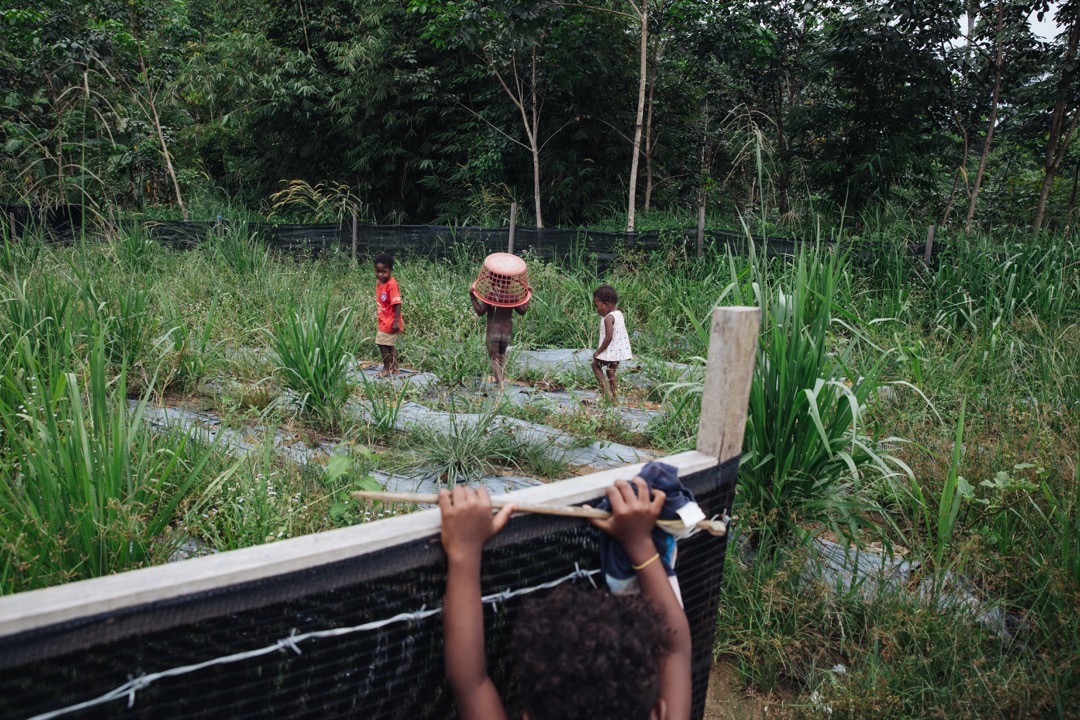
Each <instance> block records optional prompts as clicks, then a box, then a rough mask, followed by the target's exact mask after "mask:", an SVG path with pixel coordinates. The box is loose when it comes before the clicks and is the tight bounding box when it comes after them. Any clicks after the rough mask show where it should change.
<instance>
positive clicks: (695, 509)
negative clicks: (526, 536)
mask: <svg viewBox="0 0 1080 720" xmlns="http://www.w3.org/2000/svg"><path fill="white" fill-rule="evenodd" d="M638 476H639V477H640V478H641V479H642V480H644V481H645V483H646V484H647V485H648V486H649V490H650V491H651V490H663V492H664V495H665V500H664V507H663V508H661V510H660V519H661V520H681V521H682V523H683V525H684V528H683V529H668V528H665V527H661V526H660V525H657V526H656V527H654V528H653V531H652V539H653V544H654V545H656V552H658V553H659V554H660V562H661V563H662V564H663V566H664V571H665V572H666V573H667V575H668V579H669V580H670V581H671V584H672V587H673V588H674V589H675V595H676V596H677V597H679V602H680V603H681V602H682V595H681V593H680V592H679V585H678V579H677V578H676V577H675V559H676V555H677V554H678V545H677V544H676V542H675V541H676V538H681V537H686V536H687V535H689V534H690V533H692V532H693V531H694V526H695V525H696V524H697V523H698V522H699V521H701V520H704V519H705V513H704V512H702V510H701V507H700V506H698V504H697V502H696V501H695V500H694V494H693V493H692V492H690V491H689V490H687V489H686V488H685V487H683V484H682V482H681V481H680V480H679V473H678V471H677V470H676V469H675V468H674V467H672V466H671V465H668V464H667V463H662V462H651V463H647V464H646V465H645V467H643V468H641V472H640V473H638ZM631 487H635V486H633V485H631ZM635 492H636V489H635ZM596 507H598V508H600V509H601V510H610V509H611V503H610V502H609V501H608V499H607V498H606V497H605V498H604V499H603V500H601V501H600V502H599V503H597V505H596ZM600 567H601V568H602V569H603V571H604V577H605V579H606V580H607V584H608V588H609V589H610V590H611V592H613V593H622V592H634V591H636V588H637V577H636V574H635V572H634V564H633V563H632V562H630V558H629V557H628V556H627V555H626V553H625V552H624V551H623V549H622V546H621V545H619V542H618V540H615V539H614V538H612V537H611V536H610V535H608V534H607V533H603V534H602V535H601V536H600Z"/></svg>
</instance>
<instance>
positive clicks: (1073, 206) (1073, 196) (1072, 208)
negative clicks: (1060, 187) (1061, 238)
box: [1065, 160, 1080, 227]
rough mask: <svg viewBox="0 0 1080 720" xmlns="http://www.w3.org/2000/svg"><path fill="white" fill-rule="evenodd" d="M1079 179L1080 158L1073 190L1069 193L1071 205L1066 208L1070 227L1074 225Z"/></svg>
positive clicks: (1074, 174) (1074, 177)
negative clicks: (1073, 218)
mask: <svg viewBox="0 0 1080 720" xmlns="http://www.w3.org/2000/svg"><path fill="white" fill-rule="evenodd" d="M1077 181H1080V160H1077V161H1076V168H1075V169H1074V170H1073V181H1072V192H1070V193H1069V207H1068V209H1067V210H1065V226H1066V227H1070V226H1071V225H1072V216H1073V213H1074V212H1075V211H1076V185H1077Z"/></svg>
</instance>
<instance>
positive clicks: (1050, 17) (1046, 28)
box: [1031, 2, 1058, 40]
mask: <svg viewBox="0 0 1080 720" xmlns="http://www.w3.org/2000/svg"><path fill="white" fill-rule="evenodd" d="M1057 7H1058V3H1056V2H1052V3H1050V12H1048V13H1046V15H1045V16H1044V17H1043V19H1042V20H1041V21H1040V20H1039V18H1037V17H1036V16H1035V14H1034V13H1032V15H1031V29H1032V30H1034V31H1035V34H1036V35H1038V36H1039V37H1041V38H1042V39H1044V40H1053V39H1054V37H1055V36H1056V35H1057V34H1058V27H1057V25H1055V24H1054V13H1056V12H1057Z"/></svg>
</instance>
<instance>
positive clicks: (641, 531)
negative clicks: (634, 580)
mask: <svg viewBox="0 0 1080 720" xmlns="http://www.w3.org/2000/svg"><path fill="white" fill-rule="evenodd" d="M631 483H633V485H631ZM635 488H637V492H636V493H635V492H634V489H635ZM607 497H608V502H610V503H611V517H610V518H602V519H600V518H595V519H593V520H591V522H592V524H593V525H595V526H596V527H598V528H600V529H601V530H603V531H604V532H606V533H608V534H609V535H611V536H612V537H613V538H615V539H616V540H618V541H619V544H620V545H622V547H623V550H625V551H626V554H627V555H628V556H630V560H631V562H633V563H641V562H644V561H645V560H647V559H648V558H650V557H652V554H653V553H654V552H656V548H655V546H654V545H653V541H652V531H653V527H654V526H655V525H656V520H657V519H658V518H659V517H660V510H661V509H662V508H663V507H664V500H666V499H667V496H666V495H664V492H663V490H653V491H652V499H651V500H650V499H649V485H648V483H646V482H645V481H644V480H643V479H642V478H640V477H635V478H634V479H633V480H631V481H630V482H627V481H626V480H616V481H615V484H614V485H613V486H611V487H609V488H608V489H607Z"/></svg>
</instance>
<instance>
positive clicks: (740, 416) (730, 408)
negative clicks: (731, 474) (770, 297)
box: [697, 307, 761, 462]
mask: <svg viewBox="0 0 1080 720" xmlns="http://www.w3.org/2000/svg"><path fill="white" fill-rule="evenodd" d="M760 323H761V311H760V310H759V309H758V308H752V307H718V308H715V309H714V310H713V321H712V330H711V333H710V335H709V358H708V364H707V366H706V369H705V385H704V387H703V388H702V394H701V420H700V422H699V423H698V441H697V449H698V452H700V453H703V454H705V455H709V456H711V457H715V458H716V459H717V460H718V461H719V462H725V461H727V460H729V459H731V458H733V457H736V456H738V455H740V454H742V442H743V433H744V432H745V431H746V410H747V403H748V402H749V401H750V382H751V379H752V378H753V374H754V358H755V356H756V355H757V347H758V327H759V325H760Z"/></svg>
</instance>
